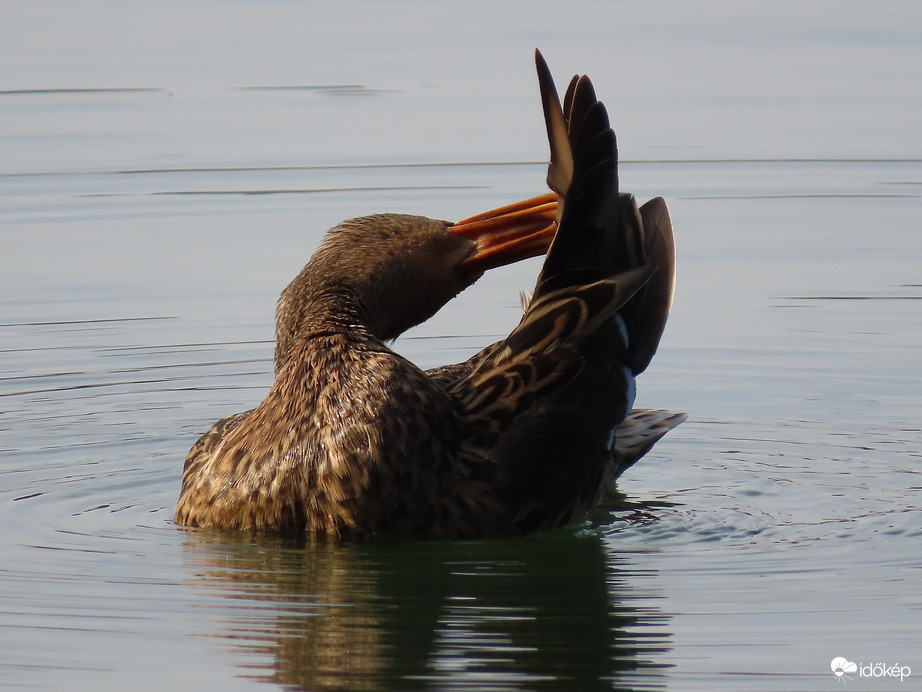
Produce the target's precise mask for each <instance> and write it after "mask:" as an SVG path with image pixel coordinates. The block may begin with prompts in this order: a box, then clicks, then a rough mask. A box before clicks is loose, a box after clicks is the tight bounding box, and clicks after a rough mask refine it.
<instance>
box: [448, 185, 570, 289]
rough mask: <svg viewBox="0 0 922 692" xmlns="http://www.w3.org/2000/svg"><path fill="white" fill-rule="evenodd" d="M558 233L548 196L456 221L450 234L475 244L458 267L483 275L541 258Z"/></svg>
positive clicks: (553, 199) (554, 201)
mask: <svg viewBox="0 0 922 692" xmlns="http://www.w3.org/2000/svg"><path fill="white" fill-rule="evenodd" d="M556 232H557V195H556V194H554V193H550V194H547V195H541V196H540V197H533V198H531V199H526V200H524V201H522V202H516V203H514V204H509V205H507V206H505V207H500V208H499V209H494V210H492V211H488V212H484V213H483V214H478V215H477V216H472V217H470V218H469V219H464V220H463V221H459V222H458V223H456V224H455V225H454V226H452V227H451V228H450V229H449V233H453V234H455V235H460V236H462V237H464V238H467V239H468V240H471V241H473V242H474V244H475V248H474V252H473V253H471V255H470V256H469V257H468V258H467V259H465V260H464V261H463V262H462V263H461V264H462V266H464V267H465V268H467V269H471V270H476V271H486V270H487V269H493V268H494V267H500V266H502V265H504V264H512V263H513V262H518V261H519V260H523V259H528V258H529V257H535V256H537V255H543V254H544V253H545V252H547V249H548V248H549V247H550V245H551V241H552V240H553V239H554V234H555V233H556Z"/></svg>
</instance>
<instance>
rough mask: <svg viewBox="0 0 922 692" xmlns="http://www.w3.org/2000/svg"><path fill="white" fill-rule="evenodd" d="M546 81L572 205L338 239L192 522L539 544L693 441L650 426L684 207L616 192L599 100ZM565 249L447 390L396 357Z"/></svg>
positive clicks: (582, 84) (386, 219)
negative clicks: (451, 313) (501, 272)
mask: <svg viewBox="0 0 922 692" xmlns="http://www.w3.org/2000/svg"><path fill="white" fill-rule="evenodd" d="M538 70H539V80H540V84H541V88H542V99H543V102H544V107H545V117H546V120H547V125H548V135H549V138H550V142H551V165H550V167H549V175H548V183H549V185H550V186H551V188H552V190H554V191H555V193H556V194H557V201H556V205H555V204H554V203H553V202H552V201H549V200H548V199H546V198H540V199H536V200H530V201H529V202H528V203H524V204H523V205H519V206H518V207H516V208H515V210H513V211H510V210H509V209H505V210H503V211H501V212H500V213H497V214H492V215H491V214H488V215H486V216H481V217H472V219H469V220H467V221H465V222H460V223H459V224H450V223H448V222H443V221H435V220H432V219H425V218H422V217H414V216H405V215H392V214H385V215H377V216H372V217H363V218H360V219H354V220H352V221H348V222H345V223H343V224H341V225H339V226H337V227H336V228H334V229H332V230H331V231H330V232H329V233H328V234H327V236H326V238H325V239H324V241H323V243H322V244H321V246H320V248H319V249H318V250H317V252H316V253H315V254H314V256H313V257H312V258H311V260H310V261H309V262H308V264H307V265H306V266H305V268H304V270H303V271H302V272H301V273H300V274H299V275H298V277H296V278H295V279H294V281H292V282H291V284H289V286H288V287H287V288H286V289H285V291H284V292H283V293H282V296H281V298H280V299H279V304H278V309H277V314H276V352H275V367H276V379H275V383H274V384H273V386H272V388H271V390H270V391H269V394H268V396H267V397H266V398H265V400H264V401H263V402H262V403H261V404H260V405H259V406H257V407H256V408H255V409H253V410H252V411H247V412H245V413H240V414H236V415H234V416H230V417H228V418H225V419H223V420H221V421H219V422H218V423H216V424H215V425H214V426H213V427H212V428H211V429H210V430H209V431H208V432H206V433H205V435H204V436H203V437H202V438H201V439H200V440H199V441H198V442H197V443H196V444H195V445H194V446H193V448H192V450H191V451H190V452H189V455H188V457H187V459H186V464H185V467H184V470H183V483H182V490H181V493H180V498H179V502H178V505H177V509H176V521H177V523H179V524H182V525H185V526H216V527H226V528H236V529H268V530H296V531H307V532H310V533H323V534H332V535H336V536H343V535H358V536H375V535H382V534H405V535H418V536H443V537H482V536H498V535H507V534H514V533H524V532H528V531H534V530H538V529H542V528H547V527H551V526H556V525H559V524H563V523H566V522H569V521H572V520H574V519H578V518H579V517H581V516H582V514H583V513H585V512H586V510H588V509H589V508H591V507H592V506H593V504H594V503H596V502H597V501H598V498H599V496H600V494H601V492H602V490H603V488H604V487H606V486H607V485H610V484H611V483H613V481H614V479H615V478H617V476H618V475H620V473H621V472H622V471H623V470H624V469H625V468H627V467H628V466H630V465H631V464H632V463H634V462H635V461H636V460H637V459H638V458H639V457H640V456H642V455H643V454H644V453H646V451H647V450H649V448H650V447H651V446H652V445H653V444H654V443H655V442H656V440H658V439H659V438H660V437H661V436H662V435H663V434H665V433H666V432H667V431H668V430H669V429H670V428H672V427H674V426H675V425H678V424H679V423H680V422H681V420H682V419H683V416H681V415H680V414H669V413H668V412H650V411H633V412H632V411H631V406H632V404H633V396H634V376H635V375H636V374H638V373H639V372H641V371H642V370H643V369H644V368H645V367H646V366H647V364H648V363H649V360H650V358H651V357H652V355H653V352H654V351H655V350H656V346H657V344H658V342H659V338H660V335H661V334H662V330H663V327H664V325H665V320H666V316H667V314H668V311H669V305H670V303H671V297H672V285H673V280H674V279H673V277H674V252H673V246H672V229H671V224H670V222H669V217H668V211H666V207H665V203H663V201H662V200H661V199H659V198H657V199H656V200H652V201H651V202H649V203H647V204H646V205H644V206H643V207H641V208H640V209H639V210H638V208H637V205H636V203H635V202H634V200H633V197H632V196H630V195H623V194H620V193H619V192H618V186H617V151H616V147H615V140H614V134H613V133H612V131H611V129H610V127H609V125H608V118H607V113H606V111H605V108H604V106H602V104H601V103H600V102H598V101H597V99H596V98H595V94H594V92H593V91H592V86H591V84H590V83H589V80H588V79H587V78H585V77H580V78H574V80H573V82H571V85H570V89H568V92H567V96H566V98H565V108H563V109H562V108H561V106H560V104H559V102H558V100H557V95H556V92H555V91H554V89H553V83H552V82H551V79H550V74H549V72H548V71H547V67H546V65H545V64H544V61H543V59H541V57H540V55H539V56H538ZM551 217H553V218H555V219H556V224H550V225H548V221H549V219H550V218H551ZM545 226H547V227H545ZM555 228H556V236H555V235H554V231H555ZM552 239H553V241H552ZM548 245H550V246H551V247H550V250H549V251H548V255H547V258H546V260H545V264H544V268H543V270H542V272H541V275H540V277H539V279H538V283H537V286H536V288H535V291H534V294H533V296H532V297H531V299H530V301H529V302H528V305H527V309H526V311H525V314H524V316H523V317H522V321H521V322H520V324H519V325H518V327H516V328H515V329H514V330H513V331H512V333H511V334H510V335H509V336H508V337H507V338H506V339H504V340H502V341H499V342H497V343H495V344H493V345H491V346H488V347H487V348H485V349H484V350H483V351H481V352H480V353H478V354H476V355H475V356H473V357H472V358H470V359H469V360H468V361H466V362H464V363H459V364H456V365H451V366H445V367H442V368H436V369H434V370H431V371H428V372H423V371H422V370H420V369H419V368H418V367H416V366H415V365H413V364H412V363H410V362H409V361H407V360H406V359H405V358H403V357H402V356H400V355H398V354H397V353H395V352H393V351H392V350H391V349H389V348H388V347H387V346H386V342H387V341H388V340H390V339H393V338H395V337H396V336H398V335H399V334H400V333H402V332H403V331H404V330H406V329H408V328H409V327H411V326H413V325H415V324H418V323H419V322H421V321H423V320H425V319H428V318H429V317H430V316H431V315H432V314H434V313H435V312H436V311H437V310H438V309H439V308H441V307H442V305H444V303H446V302H447V301H448V300H450V299H451V298H452V297H453V296H454V295H456V294H457V293H458V292H460V291H461V290H463V289H464V288H465V287H467V286H468V285H470V284H471V283H473V282H474V281H476V280H477V278H479V277H480V275H481V274H482V273H483V271H485V270H486V269H489V268H491V267H493V266H498V265H499V264H503V263H508V262H511V261H516V260H518V259H521V258H523V257H526V256H531V255H534V254H538V253H539V252H543V251H544V250H546V249H547V247H548Z"/></svg>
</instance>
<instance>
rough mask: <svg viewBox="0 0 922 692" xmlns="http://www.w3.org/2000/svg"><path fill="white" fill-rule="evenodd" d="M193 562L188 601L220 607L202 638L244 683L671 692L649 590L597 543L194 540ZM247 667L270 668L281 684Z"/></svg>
mask: <svg viewBox="0 0 922 692" xmlns="http://www.w3.org/2000/svg"><path fill="white" fill-rule="evenodd" d="M185 549H186V558H187V560H188V561H189V562H190V563H192V564H191V567H192V570H191V572H192V573H194V574H195V575H196V578H195V579H194V581H191V582H190V583H191V585H192V586H193V587H194V588H195V589H196V590H199V591H201V592H203V593H204V594H211V595H216V596H221V597H222V601H221V602H220V603H217V604H216V603H214V602H211V603H208V604H207V606H210V607H215V606H216V609H217V611H218V617H217V620H218V622H217V624H216V625H214V628H213V630H212V631H209V632H207V633H203V634H207V635H208V636H217V637H225V638H226V639H227V640H228V642H227V643H228V646H229V647H230V648H231V650H232V651H233V653H235V654H239V656H240V665H241V666H242V667H243V668H245V670H243V671H242V672H241V675H243V676H245V677H249V678H256V679H261V680H264V681H266V682H275V683H278V684H281V685H285V686H290V687H293V688H296V689H297V688H301V689H306V690H328V689H348V690H366V689H427V688H438V689H465V688H467V689H503V690H514V689H540V688H556V689H574V690H576V689H579V690H592V689H618V688H621V687H629V688H631V689H659V688H662V687H664V686H665V682H664V678H663V675H662V673H663V663H662V661H663V655H662V654H663V653H664V652H665V651H667V650H668V641H669V638H670V635H669V633H668V631H667V626H668V621H667V618H666V616H664V615H662V614H661V613H659V612H657V611H656V610H655V609H653V608H652V607H651V606H650V603H651V598H650V597H649V575H643V574H637V573H634V574H631V573H630V571H629V570H627V571H625V569H624V568H621V567H619V566H618V562H619V561H620V558H617V557H614V556H612V555H609V554H607V553H606V549H605V546H604V544H603V541H602V539H600V538H599V537H598V536H596V535H577V534H576V533H575V532H574V531H572V530H571V531H558V532H554V533H550V534H545V535H542V536H535V537H530V538H524V539H515V540H500V541H484V542H379V543H344V544H335V543H306V542H305V541H303V540H300V541H296V540H290V539H283V538H278V537H274V538H272V537H247V538H243V537H241V535H240V534H236V533H222V532H190V534H189V540H188V541H187V542H186V544H185ZM632 578H635V579H641V580H642V581H645V582H646V584H644V585H643V586H641V587H640V590H641V591H645V592H647V595H646V597H644V598H641V597H640V596H639V595H637V592H636V590H635V587H634V586H632V585H631V582H630V580H631V579H632ZM225 599H226V600H225ZM203 605H205V604H203ZM209 620H211V618H209ZM211 621H212V622H213V620H211ZM244 652H251V653H257V654H270V655H271V657H272V659H271V660H272V661H273V664H272V669H267V670H265V671H262V670H260V665H259V664H258V663H256V662H255V659H254V657H251V656H246V655H244Z"/></svg>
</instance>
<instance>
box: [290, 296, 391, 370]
mask: <svg viewBox="0 0 922 692" xmlns="http://www.w3.org/2000/svg"><path fill="white" fill-rule="evenodd" d="M330 332H341V333H349V334H350V335H352V336H353V337H357V338H363V339H369V340H375V341H378V340H379V339H378V338H377V337H376V336H375V335H374V332H373V330H372V328H371V327H370V326H369V320H368V315H367V310H365V308H364V307H363V306H362V305H361V303H360V302H359V301H358V300H357V299H356V298H355V296H353V295H352V294H351V293H350V292H348V291H345V290H337V289H328V290H324V291H321V292H312V293H310V294H305V293H301V294H299V293H298V292H297V291H289V290H288V289H286V290H285V291H284V292H283V293H282V295H281V297H280V298H279V302H278V307H277V309H276V320H275V372H276V374H278V372H279V370H281V368H282V366H283V365H284V364H285V361H287V360H288V356H289V355H290V354H291V352H292V351H293V350H294V348H295V347H296V346H297V344H298V343H299V342H300V341H301V340H302V339H305V338H309V337H311V336H312V335H318V336H319V335H321V334H329V333H330Z"/></svg>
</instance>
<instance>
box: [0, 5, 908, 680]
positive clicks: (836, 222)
mask: <svg viewBox="0 0 922 692" xmlns="http://www.w3.org/2000/svg"><path fill="white" fill-rule="evenodd" d="M535 46H540V47H541V48H542V50H543V51H544V53H545V55H546V57H547V58H548V61H549V62H550V65H551V67H552V69H553V70H554V72H555V75H556V76H557V79H558V83H565V81H566V79H567V78H568V76H569V75H570V74H572V73H573V72H576V71H579V72H586V73H588V74H590V75H591V76H592V78H593V81H594V83H595V84H596V87H597V90H598V92H599V93H600V95H601V96H602V98H603V99H604V100H605V102H606V103H607V105H608V106H609V108H610V110H611V113H612V118H613V123H614V126H615V128H616V130H617V132H618V133H619V143H620V149H621V155H622V158H623V164H622V171H621V173H622V174H621V178H622V184H623V186H624V188H625V189H627V190H630V191H632V192H634V193H635V194H637V196H638V197H639V198H647V197H650V196H653V195H659V194H661V195H663V196H664V197H666V199H667V200H668V203H669V205H670V208H671V210H672V215H673V219H674V223H675V228H676V236H677V242H678V254H679V283H678V289H677V295H676V302H675V308H674V311H673V316H672V318H671V322H670V324H669V327H668V330H667V333H666V337H665V339H664V342H663V344H662V346H661V348H660V351H659V353H658V354H657V357H656V358H655V360H654V362H653V365H652V366H651V368H650V370H649V371H648V372H647V373H645V374H644V375H643V376H642V378H641V379H640V381H639V395H638V402H637V403H638V405H640V406H648V407H662V408H670V409H673V410H681V411H687V412H688V413H689V415H690V418H689V421H688V422H687V423H685V424H684V425H682V426H681V427H680V428H679V429H677V430H676V431H674V432H673V433H672V434H670V435H669V436H668V437H667V438H666V439H665V440H664V441H663V442H662V443H660V444H659V445H658V446H657V447H656V448H655V450H654V451H653V452H652V453H651V454H650V455H649V456H648V457H647V458H646V459H644V460H643V461H642V462H641V463H640V464H638V465H637V466H636V467H634V468H633V469H632V470H631V471H630V472H629V473H628V474H627V475H626V476H625V477H624V478H623V479H622V480H621V482H620V485H619V488H620V492H621V497H620V498H619V500H618V502H617V503H616V504H615V505H614V506H613V507H611V508H608V509H605V510H601V511H599V512H597V513H596V514H595V515H594V516H592V517H591V518H589V520H587V521H586V522H585V523H584V524H581V525H579V526H574V527H570V528H567V529H564V530H560V531H556V532H553V533H550V534H545V535H539V536H534V537H530V538H527V539H521V540H509V541H486V542H474V543H463V542H462V543H442V542H428V543H406V542H382V543H370V544H369V543H363V544H344V545H340V546H323V547H312V546H306V545H303V544H297V543H291V542H284V541H280V540H272V539H252V538H249V537H247V536H244V535H238V534H222V533H203V532H197V531H188V530H183V529H180V528H178V527H176V526H175V525H173V523H172V521H171V519H172V512H173V506H174V503H175V500H176V495H177V492H178V488H179V479H180V472H181V467H182V462H183V459H184V456H185V453H186V451H187V450H188V448H189V446H190V445H191V444H192V442H193V441H194V440H195V439H196V437H197V435H199V434H200V433H201V432H202V431H204V430H205V429H206V428H207V427H208V426H209V425H210V424H211V423H212V422H213V421H214V420H216V419H217V418H219V417H221V416H223V415H226V414H228V413H231V412H234V411H239V410H243V409H246V408H249V407H251V406H253V405H254V404H255V403H257V402H258V401H259V400H260V399H261V398H262V396H263V394H264V392H265V391H266V389H267V387H268V385H269V383H270V381H271V377H272V374H271V371H272V365H271V357H272V336H273V331H272V318H273V310H274V304H275V299H276V297H277V296H278V293H279V291H280V290H281V289H282V288H283V287H284V285H285V284H286V283H287V282H288V281H289V280H290V278H291V277H293V276H294V274H295V273H297V271H298V270H299V269H300V267H301V266H302V265H303V263H304V262H305V261H306V260H307V258H308V257H309V255H310V253H311V252H312V250H313V249H314V247H315V246H316V244H317V242H318V240H319V238H320V236H321V234H322V233H323V232H324V231H325V230H326V229H327V228H328V227H330V226H331V225H333V224H334V223H336V222H338V221H340V220H342V219H343V218H347V217H350V216H356V215H360V214H364V213H368V212H372V211H405V212H411V213H418V214H425V215H429V216H437V217H441V218H448V219H457V218H461V217H463V216H467V215H470V214H473V213H476V212H479V211H482V210H485V209H488V208H492V207H494V206H497V205H498V204H502V203H505V202H510V201H513V200H516V199H521V198H524V197H527V196H531V195H534V194H538V193H540V192H542V191H543V189H544V188H543V181H544V177H545V169H544V166H543V164H542V161H544V160H545V158H546V156H547V152H546V142H545V134H544V129H543V127H544V126H543V122H542V117H541V110H540V105H539V101H538V96H537V86H536V83H535V81H536V80H535V78H534V74H533V65H532V62H531V61H532V51H533V50H534V47H535ZM920 85H922V5H920V4H919V3H918V2H914V1H913V2H887V1H885V2H879V3H862V2H832V1H831V0H830V1H818V2H774V3H764V4H758V5H757V4H755V3H729V2H727V3H724V2H716V1H708V2H702V3H682V2H677V1H676V2H618V3H607V2H595V3H593V2H573V3H566V4H561V3H554V4H552V3H548V2H537V3H524V2H520V3H506V4H498V3H484V2H476V1H473V2H467V3H464V4H463V6H462V5H460V4H457V5H452V6H442V5H437V4H435V3H421V2H419V3H417V2H395V3H387V4H385V3H371V2H365V3H359V2H342V3H339V4H338V5H337V6H336V9H332V8H330V7H327V6H323V5H320V4H319V3H290V2H270V3H240V2H204V1H196V2H162V3H151V4H149V5H137V4H132V3H119V2H114V1H111V0H100V1H98V2H81V3H72V2H35V3H6V4H5V5H4V6H3V21H2V22H0V225H2V227H0V687H3V688H10V689H22V690H27V689H28V690H33V689H62V690H123V689H132V690H160V689H173V688H174V687H177V686H179V687H182V688H183V689H205V690H210V689H254V688H256V689H258V688H263V689H273V688H274V689H308V690H327V689H343V690H410V689H445V690H449V689H492V690H499V689H502V690H531V689H560V690H593V689H668V690H714V689H726V690H742V689H746V690H827V689H828V690H832V689H840V688H841V689H854V690H874V691H876V690H911V689H915V690H918V689H922V612H920V611H922V594H920V592H922V500H920V497H922V475H920V471H922V431H920V428H922V416H920V409H922V367H920V364H919V357H920V356H919V354H920V352H922V204H920V195H922V87H920ZM538 266H539V264H538V262H537V261H530V262H525V263H522V264H519V265H516V266H513V267H508V268H505V269H503V270H497V271H496V272H493V273H492V274H491V275H489V276H487V277H485V278H484V279H483V280H482V281H481V283H479V284H478V285H477V286H475V287H473V288H472V289H470V290H469V291H468V292H467V293H465V294H464V295H462V296H461V297H460V298H459V299H458V300H456V301H455V302H454V303H452V304H451V305H450V306H449V307H448V308H446V310H444V311H443V313H441V314H440V315H438V316H437V317H436V318H435V319H433V320H432V321H431V322H429V323H427V324H426V325H423V326H422V327H420V328H418V329H416V330H414V331H413V332H412V333H411V334H409V335H407V336H406V337H405V338H402V339H401V340H400V341H399V342H398V343H397V348H398V349H399V350H401V351H402V352H403V353H405V354H406V355H408V356H409V357H411V358H413V359H414V360H415V361H416V362H418V363H419V364H420V365H422V366H426V367H429V366H434V365H437V364H441V363H445V362H449V361H455V360H458V359H461V358H464V357H466V356H467V355H469V354H470V353H472V352H473V351H474V350H476V349H477V348H478V347H480V346H482V345H483V344H485V343H488V342H491V341H492V340H495V339H496V338H498V337H499V336H501V335H503V334H505V333H507V332H508V331H509V329H510V328H511V327H512V326H513V325H514V324H515V323H516V322H517V319H518V317H517V311H518V291H519V290H520V289H523V288H526V289H527V288H529V287H530V286H531V285H532V284H533V282H534V276H535V274H536V272H537V269H538ZM837 657H844V658H846V659H847V660H848V661H851V662H853V663H855V664H856V666H855V670H854V671H851V672H845V671H840V672H843V675H842V676H841V677H839V676H837V675H836V674H835V673H834V672H833V670H832V668H831V661H832V660H833V659H834V658H837ZM894 671H896V673H895V672H894ZM899 671H904V672H905V671H909V674H908V677H907V676H906V675H905V674H904V675H903V679H902V680H901V679H900V678H899V676H898V675H897V673H898V672H899Z"/></svg>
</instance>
